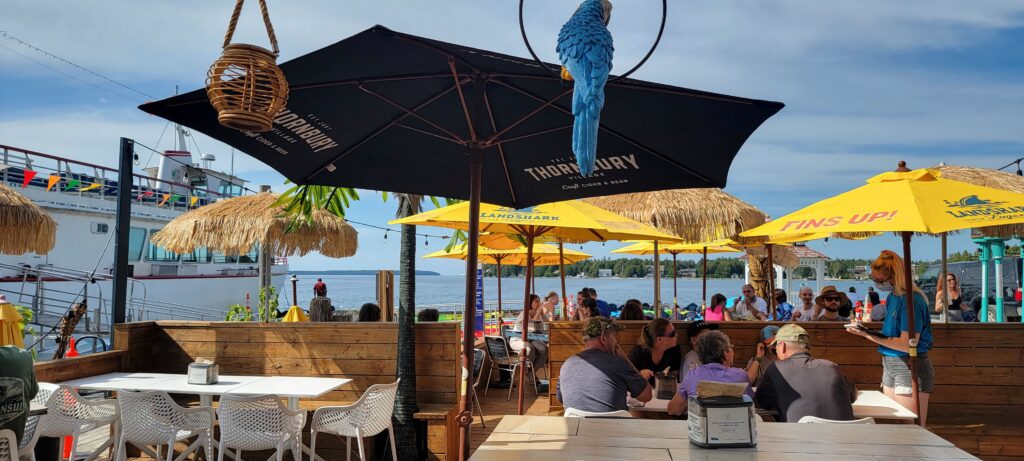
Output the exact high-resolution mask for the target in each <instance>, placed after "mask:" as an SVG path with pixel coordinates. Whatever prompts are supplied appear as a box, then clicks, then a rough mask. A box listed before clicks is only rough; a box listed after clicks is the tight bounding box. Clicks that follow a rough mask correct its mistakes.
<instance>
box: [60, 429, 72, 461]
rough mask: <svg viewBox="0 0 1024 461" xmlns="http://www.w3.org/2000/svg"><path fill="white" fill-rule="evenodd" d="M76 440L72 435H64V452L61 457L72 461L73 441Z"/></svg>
mask: <svg viewBox="0 0 1024 461" xmlns="http://www.w3.org/2000/svg"><path fill="white" fill-rule="evenodd" d="M74 440H75V439H73V438H72V437H71V436H70V435H68V436H65V437H64V454H63V457H62V458H61V459H66V460H68V461H71V442H73V441H74Z"/></svg>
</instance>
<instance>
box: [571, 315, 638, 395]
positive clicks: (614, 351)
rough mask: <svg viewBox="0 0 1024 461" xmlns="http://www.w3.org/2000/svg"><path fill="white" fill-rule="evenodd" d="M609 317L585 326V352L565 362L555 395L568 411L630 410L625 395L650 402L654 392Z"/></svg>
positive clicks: (586, 323) (594, 319)
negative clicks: (623, 349)
mask: <svg viewBox="0 0 1024 461" xmlns="http://www.w3.org/2000/svg"><path fill="white" fill-rule="evenodd" d="M623 328H625V327H623V326H622V325H618V324H616V323H615V321H614V320H611V319H609V318H607V317H591V318H590V319H588V320H587V321H586V322H585V323H584V324H583V342H584V346H583V350H582V351H580V352H579V353H577V354H575V355H573V356H572V357H569V358H568V359H566V361H565V363H563V364H562V368H561V370H560V371H559V375H558V387H557V392H556V395H557V397H558V401H559V402H562V406H564V407H565V408H566V409H569V408H572V409H576V410H582V411H588V412H594V413H607V412H614V411H620V410H628V409H629V408H628V407H627V405H626V392H629V393H630V395H632V396H633V398H635V399H637V400H639V401H641V402H647V401H650V400H651V397H653V395H654V391H653V390H652V389H651V386H650V384H648V383H647V380H646V379H644V378H643V377H641V376H640V372H639V371H637V369H636V367H634V366H633V363H632V362H630V361H629V358H628V357H627V356H626V353H625V352H623V351H622V348H621V347H619V339H618V334H617V333H618V331H620V330H622V329H623Z"/></svg>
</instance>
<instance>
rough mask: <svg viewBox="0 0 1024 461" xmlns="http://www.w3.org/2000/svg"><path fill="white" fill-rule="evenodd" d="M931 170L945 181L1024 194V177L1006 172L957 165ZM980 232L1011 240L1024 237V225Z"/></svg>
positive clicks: (997, 227) (1000, 227)
mask: <svg viewBox="0 0 1024 461" xmlns="http://www.w3.org/2000/svg"><path fill="white" fill-rule="evenodd" d="M931 169H934V170H939V171H940V172H942V178H944V179H952V180H953V181H960V182H965V183H968V184H974V185H976V186H985V187H991V188H994V189H1003V190H1008V191H1011V192H1016V193H1018V194H1024V176H1017V175H1015V174H1011V173H1007V172H1005V171H997V170H990V169H988V168H975V167H969V166H957V165H939V166H934V167H931ZM978 230H979V231H981V233H982V234H984V235H987V236H992V237H1007V238H1009V237H1014V236H1020V235H1024V225H1022V224H1009V225H1005V226H991V227H981V228H978Z"/></svg>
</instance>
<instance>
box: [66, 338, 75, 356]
mask: <svg viewBox="0 0 1024 461" xmlns="http://www.w3.org/2000/svg"><path fill="white" fill-rule="evenodd" d="M64 357H65V358H70V357H78V349H75V338H74V337H71V338H68V351H67V353H65V354H64Z"/></svg>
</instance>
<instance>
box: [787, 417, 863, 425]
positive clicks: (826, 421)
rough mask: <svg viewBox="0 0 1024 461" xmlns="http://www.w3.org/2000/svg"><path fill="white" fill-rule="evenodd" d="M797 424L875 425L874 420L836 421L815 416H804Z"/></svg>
mask: <svg viewBox="0 0 1024 461" xmlns="http://www.w3.org/2000/svg"><path fill="white" fill-rule="evenodd" d="M797 422H798V423H813V424H875V420H874V418H861V419H853V420H850V421H838V420H835V419H825V418H819V417H817V416H804V417H803V418H800V421H797Z"/></svg>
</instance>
